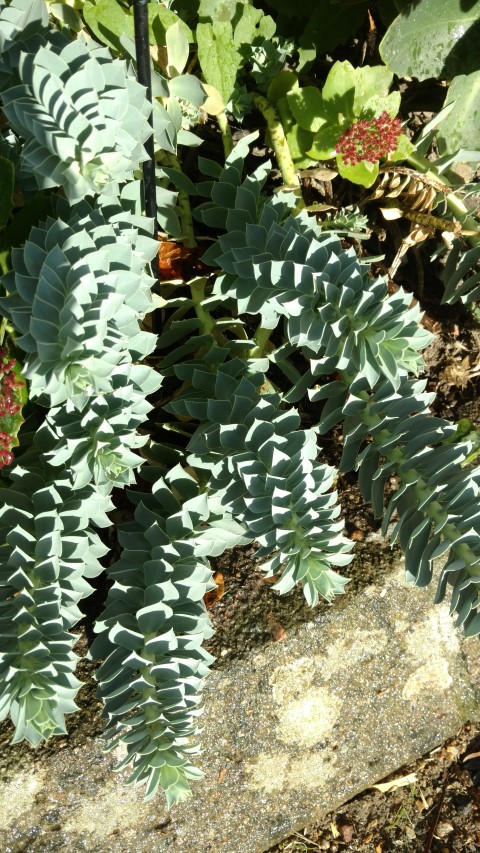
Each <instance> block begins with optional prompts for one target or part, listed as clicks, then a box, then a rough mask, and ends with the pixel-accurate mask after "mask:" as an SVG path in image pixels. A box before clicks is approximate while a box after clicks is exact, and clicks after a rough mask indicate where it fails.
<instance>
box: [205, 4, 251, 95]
mask: <svg viewBox="0 0 480 853" xmlns="http://www.w3.org/2000/svg"><path fill="white" fill-rule="evenodd" d="M197 42H198V61H199V63H200V67H201V69H202V72H203V75H204V77H205V80H206V82H207V83H209V84H210V85H211V86H215V88H216V89H217V90H218V91H219V92H220V94H221V96H222V99H223V103H224V104H227V103H228V101H229V100H230V96H231V94H232V92H233V89H234V86H235V80H236V77H237V71H238V69H239V67H240V64H241V61H242V57H241V56H240V54H239V52H238V51H237V49H236V47H235V45H234V42H233V32H232V25H231V24H230V23H229V22H228V21H227V22H221V23H220V22H216V23H215V24H214V25H213V24H199V25H198V27H197Z"/></svg>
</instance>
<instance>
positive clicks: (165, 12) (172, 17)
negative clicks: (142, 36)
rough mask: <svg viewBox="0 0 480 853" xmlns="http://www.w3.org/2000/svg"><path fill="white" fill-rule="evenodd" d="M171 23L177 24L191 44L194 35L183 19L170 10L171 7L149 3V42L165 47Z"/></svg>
mask: <svg viewBox="0 0 480 853" xmlns="http://www.w3.org/2000/svg"><path fill="white" fill-rule="evenodd" d="M173 24H179V26H180V27H181V28H182V30H183V32H184V34H185V37H186V38H187V40H188V42H189V44H192V43H193V42H194V41H195V36H194V35H193V33H192V31H191V29H190V27H187V25H186V24H185V23H184V21H182V19H181V18H179V17H178V15H176V14H175V12H172V10H171V9H167V7H166V6H163V5H162V4H161V3H159V4H158V5H157V6H155V5H153V4H152V3H149V5H148V29H149V41H150V44H152V45H157V46H159V47H166V45H167V30H168V29H169V27H171V26H172V25H173Z"/></svg>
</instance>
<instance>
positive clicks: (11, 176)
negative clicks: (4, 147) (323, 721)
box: [0, 157, 15, 228]
mask: <svg viewBox="0 0 480 853" xmlns="http://www.w3.org/2000/svg"><path fill="white" fill-rule="evenodd" d="M0 186H1V187H2V191H1V193H0V228H3V227H4V225H6V224H7V222H8V220H9V219H10V216H11V213H12V210H13V190H14V187H15V168H14V165H13V163H12V161H11V160H7V158H6V157H0Z"/></svg>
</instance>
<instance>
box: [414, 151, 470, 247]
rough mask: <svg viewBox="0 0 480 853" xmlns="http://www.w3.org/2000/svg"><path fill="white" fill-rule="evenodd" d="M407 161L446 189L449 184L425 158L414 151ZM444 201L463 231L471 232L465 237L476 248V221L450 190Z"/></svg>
mask: <svg viewBox="0 0 480 853" xmlns="http://www.w3.org/2000/svg"><path fill="white" fill-rule="evenodd" d="M407 161H408V163H410V165H411V166H413V168H414V169H416V170H417V171H418V172H421V173H422V174H424V175H426V176H427V178H432V179H433V180H435V181H440V182H441V183H443V184H445V189H448V187H449V183H448V181H447V180H446V179H445V178H444V177H443V175H440V174H439V173H438V172H437V170H436V169H435V166H434V165H433V164H432V163H430V162H429V161H428V160H427V159H426V158H425V157H422V156H421V155H420V154H418V153H417V152H416V151H413V152H412V153H411V154H409V155H408V156H407ZM445 201H446V203H447V206H448V209H449V210H450V211H451V212H452V213H453V215H454V217H455V218H456V219H458V220H459V222H460V223H461V225H462V228H463V229H464V230H465V231H473V232H475V233H474V234H470V235H468V234H467V235H466V237H467V240H468V242H469V243H470V245H471V246H478V244H479V243H480V237H479V236H478V230H479V229H478V221H477V220H476V219H475V217H474V216H471V215H470V214H469V212H468V208H467V207H466V206H465V204H464V203H463V201H462V200H461V199H460V198H459V197H458V196H457V195H456V194H455V192H454V191H453V190H452V191H451V192H446V194H445Z"/></svg>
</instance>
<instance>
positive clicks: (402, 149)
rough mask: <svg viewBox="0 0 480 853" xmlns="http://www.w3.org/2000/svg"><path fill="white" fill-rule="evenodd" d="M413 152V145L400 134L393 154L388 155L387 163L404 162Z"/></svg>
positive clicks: (406, 137)
mask: <svg viewBox="0 0 480 853" xmlns="http://www.w3.org/2000/svg"><path fill="white" fill-rule="evenodd" d="M414 151H415V145H414V144H413V143H412V142H410V140H409V138H408V136H405V134H404V133H402V134H401V135H400V136H399V137H398V143H397V147H396V148H395V151H394V152H393V154H389V156H388V161H389V163H398V161H399V160H406V159H407V157H408V156H409V155H410V154H413V152H414Z"/></svg>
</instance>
